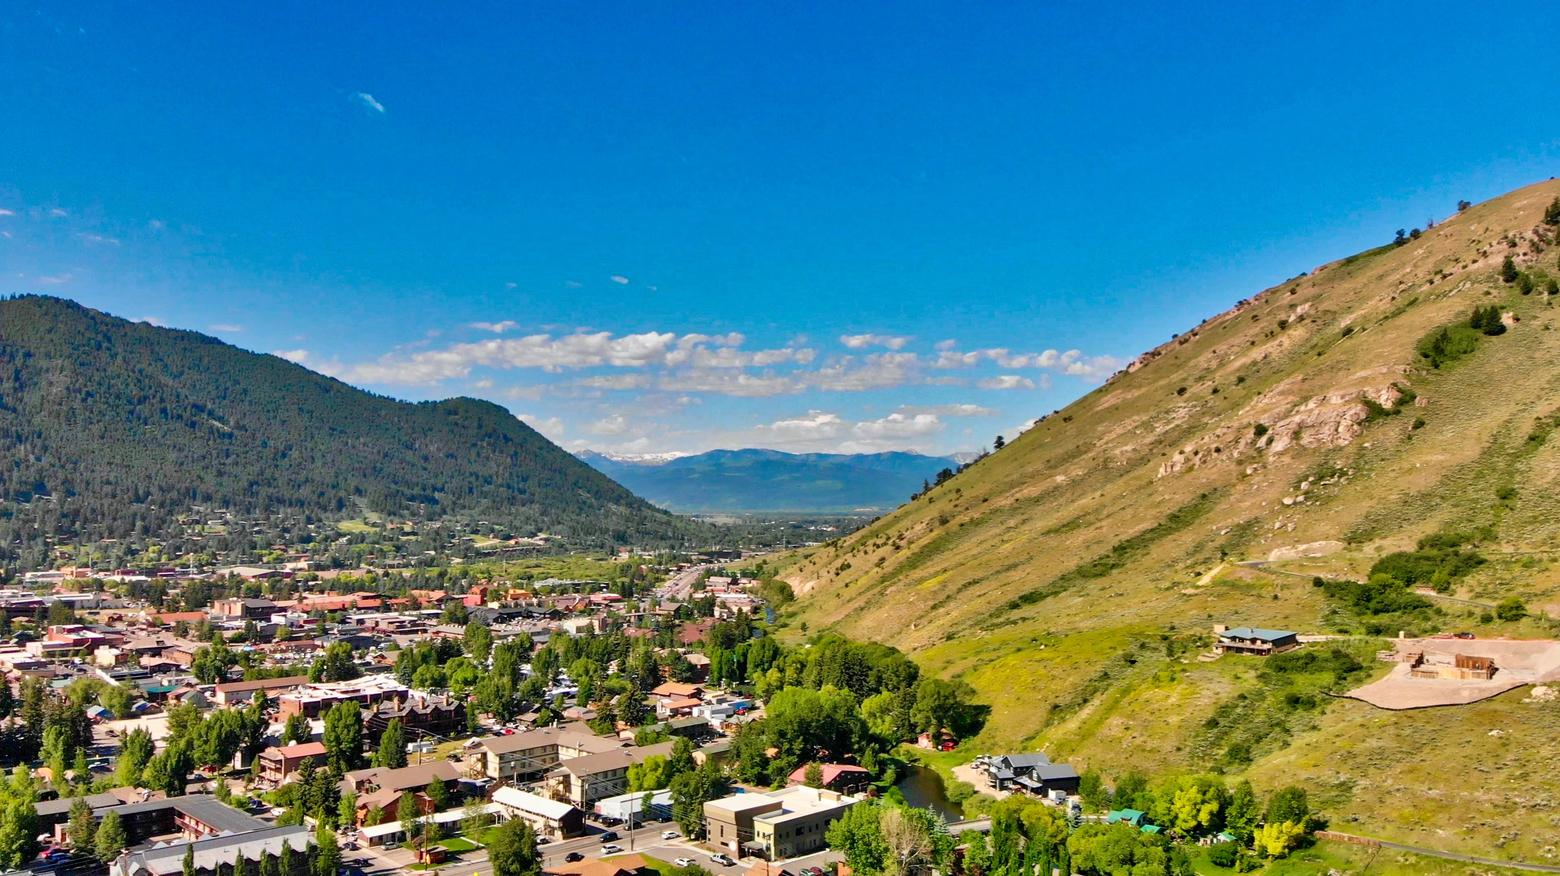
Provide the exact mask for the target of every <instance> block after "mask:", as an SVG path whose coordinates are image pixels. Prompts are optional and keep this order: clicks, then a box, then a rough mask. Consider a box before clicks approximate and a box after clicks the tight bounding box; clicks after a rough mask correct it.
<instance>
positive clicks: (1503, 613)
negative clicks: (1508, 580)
mask: <svg viewBox="0 0 1560 876" xmlns="http://www.w3.org/2000/svg"><path fill="white" fill-rule="evenodd" d="M1495 616H1496V617H1498V618H1500V619H1501V620H1503V621H1519V620H1522V619H1523V618H1525V617H1527V606H1526V605H1524V604H1523V602H1522V600H1520V599H1518V598H1517V597H1515V596H1508V597H1506V598H1505V599H1502V600H1501V601H1500V602H1498V603H1496V605H1495Z"/></svg>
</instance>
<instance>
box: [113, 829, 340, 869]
mask: <svg viewBox="0 0 1560 876" xmlns="http://www.w3.org/2000/svg"><path fill="white" fill-rule="evenodd" d="M313 845H314V833H313V831H311V830H309V828H307V827H305V826H303V825H301V824H294V825H287V826H284V827H272V826H270V825H266V826H264V827H263V828H261V829H259V830H252V831H247V832H244V833H233V834H224V835H222V836H214V837H210V838H208V839H202V840H197V841H195V842H181V843H168V844H165V845H156V846H152V847H150V848H146V849H141V850H139V851H134V852H125V853H124V854H121V855H120V856H119V857H118V858H117V859H116V860H115V861H114V862H113V863H112V864H110V865H109V868H108V872H109V876H173V874H176V873H183V871H184V856H185V855H186V854H187V853H188V854H190V855H191V857H192V859H193V862H194V868H195V869H194V873H195V876H221V874H232V873H233V872H234V871H235V870H236V869H237V866H238V861H239V859H240V858H242V859H244V860H247V861H253V862H255V863H256V864H258V863H259V862H260V861H261V860H262V859H264V858H275V859H279V860H282V861H283V864H282V868H281V872H282V873H283V874H284V876H308V873H309V855H308V851H309V848H310V847H311V846H313ZM284 855H285V857H284Z"/></svg>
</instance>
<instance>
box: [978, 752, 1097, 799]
mask: <svg viewBox="0 0 1560 876" xmlns="http://www.w3.org/2000/svg"><path fill="white" fill-rule="evenodd" d="M986 781H987V783H988V784H990V785H991V787H992V788H995V789H996V790H998V791H1008V790H1014V789H1018V790H1024V791H1028V792H1030V793H1032V794H1045V793H1047V792H1050V791H1063V792H1065V793H1068V794H1074V793H1077V791H1078V771H1077V770H1076V769H1073V768H1072V767H1071V766H1068V765H1067V764H1064V763H1051V759H1050V758H1049V757H1046V756H1045V755H1043V754H1040V753H1038V752H1036V753H1034V754H1003V755H998V756H996V757H993V758H990V759H989V760H987V761H986Z"/></svg>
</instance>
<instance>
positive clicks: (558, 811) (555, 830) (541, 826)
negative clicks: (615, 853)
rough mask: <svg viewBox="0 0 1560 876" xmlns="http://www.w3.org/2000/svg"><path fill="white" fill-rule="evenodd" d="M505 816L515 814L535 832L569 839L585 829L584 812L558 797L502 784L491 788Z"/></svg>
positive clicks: (508, 816) (539, 834)
mask: <svg viewBox="0 0 1560 876" xmlns="http://www.w3.org/2000/svg"><path fill="white" fill-rule="evenodd" d="M493 802H494V803H496V804H498V806H499V808H500V810H501V811H502V815H503V817H504V818H505V819H510V818H518V819H520V820H522V821H524V822H525V823H527V824H529V825H531V829H532V830H534V831H536V834H537V836H545V837H549V838H551V839H555V840H556V839H568V838H569V837H576V836H579V835H580V834H582V833H584V832H585V813H584V812H581V811H580V810H579V809H577V808H575V807H574V806H571V805H569V804H568V803H564V802H562V801H559V800H549V799H547V798H546V797H542V796H539V795H537V794H531V793H528V792H526V791H522V790H520V789H519V788H515V787H511V786H509V785H505V786H504V787H502V788H499V789H498V790H496V791H494V792H493Z"/></svg>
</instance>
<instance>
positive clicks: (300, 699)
mask: <svg viewBox="0 0 1560 876" xmlns="http://www.w3.org/2000/svg"><path fill="white" fill-rule="evenodd" d="M410 693H411V691H410V690H409V689H408V688H407V687H406V685H404V684H401V683H400V682H399V681H396V680H395V676H393V675H366V676H364V677H362V678H354V679H352V680H351V681H329V682H321V683H318V684H305V685H300V686H299V687H298V688H297V689H295V690H292V691H290V692H288V693H285V694H283V695H282V696H281V698H280V700H279V705H280V709H281V716H282V718H283V720H285V719H287V718H288V717H291V716H292V715H303V716H304V717H305V718H318V717H320V716H321V715H323V714H325V713H326V712H328V711H330V710H331V707H332V706H335V705H336V704H337V703H357V704H358V705H360V706H371V705H373V704H375V703H379V702H383V701H385V700H404V699H406V698H407V696H408V695H409V694H410Z"/></svg>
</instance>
